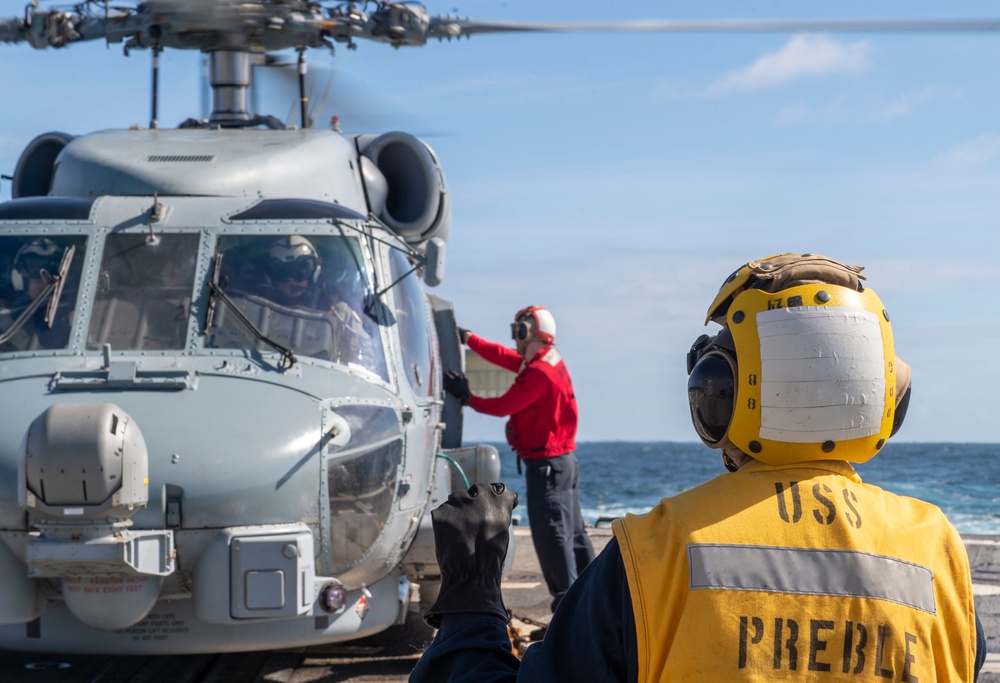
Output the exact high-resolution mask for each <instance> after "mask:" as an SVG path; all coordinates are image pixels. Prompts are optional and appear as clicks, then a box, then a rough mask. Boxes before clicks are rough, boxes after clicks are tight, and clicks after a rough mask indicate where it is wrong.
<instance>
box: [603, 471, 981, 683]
mask: <svg viewBox="0 0 1000 683" xmlns="http://www.w3.org/2000/svg"><path fill="white" fill-rule="evenodd" d="M614 532H615V537H616V538H617V539H618V542H619V544H620V546H621V552H622V558H623V561H624V564H625V572H626V574H627V576H628V583H629V591H630V593H631V596H632V607H633V609H634V611H635V623H636V637H637V642H638V655H639V680H640V681H699V682H702V683H704V682H711V681H727V682H728V681H737V680H738V681H905V682H908V683H931V681H972V677H973V668H974V663H975V649H976V629H975V611H974V605H973V598H972V581H971V576H970V572H969V561H968V557H967V555H966V552H965V546H964V544H963V543H962V539H961V537H960V536H959V535H958V532H957V531H955V528H954V527H953V526H952V525H951V524H950V523H949V522H948V520H947V519H946V518H945V516H944V515H943V514H942V513H941V511H940V510H939V509H938V508H937V507H935V506H933V505H931V504H929V503H925V502H923V501H919V500H915V499H912V498H904V497H901V496H897V495H894V494H892V493H889V492H887V491H883V490H882V489H880V488H878V487H876V486H870V485H868V484H863V483H862V482H861V479H860V477H858V475H857V474H856V473H855V471H854V469H853V468H852V467H851V466H850V465H849V464H847V463H846V462H836V461H822V462H812V463H808V464H799V465H783V466H770V465H765V464H763V463H760V462H752V463H750V464H748V465H746V466H744V467H743V468H742V469H740V471H739V472H735V473H731V474H724V475H722V476H720V477H717V478H715V479H713V480H711V481H709V482H707V483H705V484H703V485H701V486H698V487H696V488H694V489H691V490H689V491H686V492H684V493H682V494H680V495H678V496H674V497H673V498H665V499H664V500H662V501H661V502H660V504H659V505H657V506H656V507H655V508H653V510H652V511H650V512H649V513H647V514H645V515H639V516H637V515H627V516H626V517H625V519H624V520H618V521H616V522H615V524H614Z"/></svg>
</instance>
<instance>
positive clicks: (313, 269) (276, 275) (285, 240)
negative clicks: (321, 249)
mask: <svg viewBox="0 0 1000 683" xmlns="http://www.w3.org/2000/svg"><path fill="white" fill-rule="evenodd" d="M319 273H320V259H319V254H318V253H317V252H316V247H314V246H313V244H312V242H310V241H309V240H307V239H306V238H305V237H302V236H301V235H289V236H287V237H282V238H281V239H279V240H277V241H276V242H273V243H272V244H271V246H270V248H269V249H268V255H267V275H268V277H270V278H271V282H272V283H275V284H277V283H278V282H281V281H282V280H288V279H290V280H296V281H299V282H308V283H309V284H314V283H315V282H316V281H317V280H318V279H319Z"/></svg>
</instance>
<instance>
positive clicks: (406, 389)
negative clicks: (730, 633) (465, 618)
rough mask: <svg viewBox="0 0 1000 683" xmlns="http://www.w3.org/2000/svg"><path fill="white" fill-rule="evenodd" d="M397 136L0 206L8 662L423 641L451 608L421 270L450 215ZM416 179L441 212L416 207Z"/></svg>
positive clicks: (143, 141)
mask: <svg viewBox="0 0 1000 683" xmlns="http://www.w3.org/2000/svg"><path fill="white" fill-rule="evenodd" d="M390 135H393V136H395V137H390V138H387V139H379V138H372V137H371V136H368V137H359V138H349V137H345V136H342V135H340V134H338V133H335V132H332V131H317V130H307V131H297V130H282V131H254V130H225V129H219V128H215V129H206V130H198V129H195V130H162V131H161V130H128V131H102V132H99V133H94V134H91V135H88V136H83V137H80V138H75V139H73V138H70V137H69V136H61V135H55V136H54V137H46V136H42V137H40V138H39V139H37V140H36V142H35V143H33V144H32V145H31V146H29V149H28V150H27V151H26V153H25V155H24V156H23V157H22V163H19V165H18V174H17V176H18V177H16V178H15V187H17V188H19V193H20V196H19V198H17V199H15V200H13V201H11V202H7V203H5V204H0V271H3V272H4V273H10V275H9V276H7V277H5V278H0V340H2V341H0V401H2V402H3V404H4V406H5V425H6V429H5V430H3V432H2V433H0V469H2V470H3V471H4V472H5V473H6V474H5V476H3V477H0V572H2V573H3V575H4V576H5V577H7V581H6V582H5V586H4V587H3V589H0V624H2V626H0V647H4V648H11V649H17V650H22V651H32V650H34V651H59V652H89V653H93V652H115V653H140V652H147V653H168V652H209V651H211V652H220V651H228V650H249V649H257V648H261V647H290V646H300V645H307V644H311V643H319V642H330V641H335V640H348V639H353V638H357V637H360V636H363V635H366V634H369V633H374V632H378V631H381V630H384V629H385V628H386V627H388V626H389V625H391V624H393V623H398V622H400V621H401V620H402V619H403V618H405V615H406V612H407V608H408V603H409V599H410V579H414V578H415V579H417V580H421V579H422V578H423V577H428V579H429V580H428V587H429V590H430V591H431V592H432V590H433V589H432V588H431V585H432V584H433V580H434V578H435V574H436V572H437V568H436V566H435V565H434V558H433V545H432V541H431V540H429V539H430V538H431V537H430V535H429V529H430V526H429V509H430V507H431V506H432V504H433V503H434V502H435V501H437V500H440V499H442V498H443V497H444V496H446V495H447V493H448V492H449V491H450V490H452V489H453V488H454V483H455V482H454V480H453V472H452V471H450V465H449V462H448V461H449V460H455V459H456V458H438V457H436V455H437V454H438V453H439V452H440V451H441V449H442V434H443V429H444V425H443V424H442V411H443V410H444V405H445V401H444V399H443V395H442V391H441V387H440V377H441V370H442V365H443V364H451V365H454V364H455V363H456V362H457V363H460V358H459V359H456V358H455V356H454V353H451V354H450V355H449V354H447V353H446V354H445V356H446V359H445V360H442V340H441V337H439V328H440V322H436V321H438V319H440V318H441V317H442V316H441V315H440V314H441V313H445V314H447V313H449V312H450V306H449V305H448V304H447V302H442V301H440V300H436V299H432V298H429V297H428V296H427V295H426V294H425V293H424V291H423V289H422V287H421V286H420V284H419V282H418V273H417V272H414V271H417V270H418V268H419V267H420V266H421V249H422V248H423V247H424V245H425V243H426V241H427V240H429V239H431V238H432V237H433V236H438V239H441V237H447V230H448V225H447V203H446V193H445V191H444V182H443V174H441V172H440V168H439V167H438V166H437V162H436V159H435V158H434V157H433V153H431V152H430V150H429V148H426V146H424V145H423V143H420V142H419V141H417V140H416V139H415V138H411V137H409V136H403V135H402V134H390ZM383 137H384V136H383ZM53 146H54V147H55V148H53ZM366 148H367V149H370V150H371V151H370V152H369V153H368V156H366V155H365V154H366V152H365V150H366ZM53 157H54V163H52V165H51V167H50V166H49V165H48V163H46V160H47V159H48V160H52V159H53ZM414 173H416V174H422V175H421V178H420V179H419V180H420V181H421V182H418V183H416V184H417V185H419V186H421V187H426V188H431V190H432V191H433V192H435V193H436V195H435V196H434V197H432V198H431V200H432V201H431V204H432V206H430V207H428V206H425V205H424V204H423V203H422V201H423V198H421V199H420V200H417V199H413V198H412V197H410V198H408V197H407V196H406V195H407V193H406V192H402V193H400V191H399V188H398V187H394V184H399V183H401V182H408V181H412V180H415V178H414V176H413V174H414ZM424 176H426V177H424ZM40 186H47V187H48V188H50V189H49V192H48V193H46V194H44V195H42V194H41V193H39V192H32V191H31V188H36V187H40ZM400 194H402V195H403V196H402V198H400ZM410 194H412V193H410ZM434 202H436V203H434ZM380 216H381V218H380ZM390 225H395V226H402V229H395V228H394V229H390V227H388V226H390ZM407 230H409V232H407ZM401 235H402V236H401ZM441 248H442V249H443V247H441ZM32 307H34V308H32ZM445 317H446V318H447V315H446V316H445ZM443 333H444V334H445V335H450V336H454V334H455V332H454V328H453V327H451V328H449V327H447V326H446V327H444V328H443ZM445 341H446V342H448V344H445V345H446V346H448V345H451V346H455V347H456V348H457V345H455V344H452V343H451V341H450V339H446V340H445ZM445 441H446V442H448V441H450V442H451V444H450V445H455V441H456V439H455V438H454V437H450V438H445ZM444 445H445V446H448V445H449V443H445V444H444ZM491 451H492V452H491ZM450 452H451V453H452V455H454V456H456V457H457V459H458V460H459V461H462V462H466V464H467V465H468V466H469V467H468V470H469V474H470V476H472V477H477V476H478V477H479V478H481V479H483V480H494V479H495V477H496V475H497V474H498V471H499V469H498V468H499V466H498V464H497V462H496V453H495V451H493V450H492V449H486V450H485V451H484V450H483V449H482V448H480V449H475V448H474V449H465V451H450ZM463 458H464V460H463ZM491 477H493V479H491ZM477 480H478V479H477Z"/></svg>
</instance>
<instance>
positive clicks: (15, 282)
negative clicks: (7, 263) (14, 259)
mask: <svg viewBox="0 0 1000 683" xmlns="http://www.w3.org/2000/svg"><path fill="white" fill-rule="evenodd" d="M10 286H11V287H13V288H14V291H15V292H23V291H24V276H23V275H21V271H20V270H19V269H17V268H14V269H13V270H11V271H10Z"/></svg>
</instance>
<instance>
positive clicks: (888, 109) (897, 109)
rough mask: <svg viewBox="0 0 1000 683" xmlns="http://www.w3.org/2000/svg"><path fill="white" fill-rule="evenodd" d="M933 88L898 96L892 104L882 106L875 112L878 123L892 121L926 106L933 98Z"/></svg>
mask: <svg viewBox="0 0 1000 683" xmlns="http://www.w3.org/2000/svg"><path fill="white" fill-rule="evenodd" d="M935 94H936V93H935V91H934V89H933V88H925V89H924V90H922V91H920V92H915V93H907V94H905V95H900V96H899V97H897V98H896V99H895V100H893V101H892V102H888V103H886V104H883V105H882V106H881V107H879V108H878V111H876V112H875V118H876V120H878V121H893V120H895V119H899V118H902V117H904V116H906V115H907V114H909V113H910V112H911V111H913V109H915V108H916V107H918V106H920V105H922V104H926V103H927V102H929V101H930V100H931V98H933V97H934V96H935Z"/></svg>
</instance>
